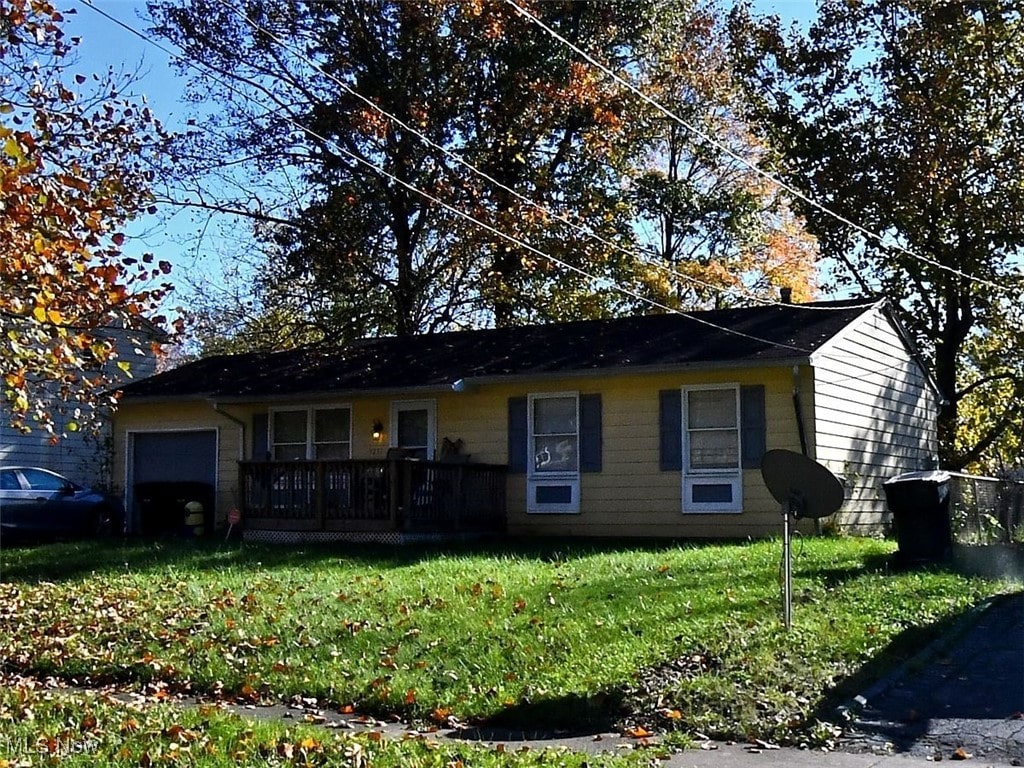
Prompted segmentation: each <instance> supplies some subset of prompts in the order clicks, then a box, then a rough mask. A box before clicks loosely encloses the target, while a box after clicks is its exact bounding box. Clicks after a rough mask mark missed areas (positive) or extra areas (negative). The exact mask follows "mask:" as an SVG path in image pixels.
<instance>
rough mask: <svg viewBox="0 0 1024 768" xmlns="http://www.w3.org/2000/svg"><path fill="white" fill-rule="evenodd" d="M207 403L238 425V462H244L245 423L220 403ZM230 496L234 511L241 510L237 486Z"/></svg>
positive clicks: (214, 525)
mask: <svg viewBox="0 0 1024 768" xmlns="http://www.w3.org/2000/svg"><path fill="white" fill-rule="evenodd" d="M207 402H209V403H210V407H211V408H212V409H213V412H214V413H217V414H219V415H221V416H223V417H224V418H225V419H227V420H228V421H233V422H234V423H235V424H237V425H238V431H239V432H240V433H241V434H240V438H239V441H238V461H242V460H244V459H245V431H246V430H245V427H246V425H245V422H244V421H242V420H241V419H240V418H238V417H237V416H232V415H231V414H230V413H228V412H227V411H225V410H224V409H223V408H221V407H220V403H218V402H217V401H216V400H209V401H207ZM231 496H232V498H233V499H234V506H235V508H236V509H241V507H239V505H238V486H237V485H236V486H235V487H234V488H233V489H232V490H231ZM213 527H214V528H216V527H217V520H216V518H214V520H213ZM229 530H230V529H229Z"/></svg>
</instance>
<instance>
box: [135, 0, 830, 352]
mask: <svg viewBox="0 0 1024 768" xmlns="http://www.w3.org/2000/svg"><path fill="white" fill-rule="evenodd" d="M524 5H525V8H526V9H527V10H528V11H529V12H530V13H533V14H536V15H537V17H538V19H539V20H540V21H541V22H542V23H543V24H545V25H547V26H549V27H550V28H551V29H552V30H554V31H555V32H556V33H557V34H559V35H561V36H563V37H564V38H565V39H566V40H567V41H568V42H569V43H570V44H572V45H576V46H578V47H580V48H581V49H582V50H586V51H588V52H589V53H591V54H593V55H594V56H595V57H596V58H597V59H598V60H600V61H602V62H604V63H605V64H606V65H607V66H608V67H610V68H611V69H612V70H613V71H615V72H620V73H622V74H623V75H625V76H627V77H630V78H636V79H637V81H638V82H639V83H640V85H641V87H643V88H647V87H654V86H656V85H658V82H657V79H658V78H661V79H662V80H663V81H665V82H669V81H671V82H672V83H673V84H675V85H676V86H677V87H675V91H674V92H673V93H672V94H671V96H672V97H673V98H674V99H676V102H675V103H674V105H673V106H674V107H675V108H678V104H679V103H681V102H682V101H690V102H693V101H697V102H699V103H696V104H694V105H693V110H694V111H695V112H697V113H700V114H714V113H716V112H717V111H719V110H721V111H723V112H728V113H729V114H730V115H731V116H732V117H731V119H732V121H733V122H732V127H734V128H735V127H736V125H737V123H736V116H737V113H736V110H735V109H734V108H733V107H734V105H732V104H729V103H725V104H723V103H722V102H721V101H720V99H722V98H725V97H726V96H728V98H733V97H734V96H735V92H734V90H733V91H732V92H729V93H728V94H726V91H725V89H718V88H714V87H703V85H698V86H695V87H689V88H686V87H684V85H682V83H684V82H686V83H691V84H694V83H699V82H701V81H702V79H705V78H707V79H712V78H713V74H712V73H711V70H712V69H714V68H715V67H717V66H718V63H719V62H718V59H714V60H707V59H702V58H701V57H700V56H699V55H697V51H698V50H699V49H700V48H701V47H704V45H705V43H707V45H708V46H710V45H711V44H712V39H713V38H719V39H718V40H717V41H715V44H716V45H719V47H720V32H721V30H720V27H719V26H718V23H719V21H720V18H719V17H718V16H716V15H715V13H714V12H713V11H712V10H710V9H708V8H704V7H703V6H701V5H700V4H698V3H694V2H690V1H689V0H678V1H677V2H674V3H669V4H664V3H656V2H648V1H647V0H645V2H641V3H637V2H628V3H627V2H545V3H525V4H524ZM150 11H151V13H152V15H153V18H154V24H155V27H154V28H155V30H156V31H157V32H158V33H159V34H160V35H162V36H164V37H165V38H167V39H168V40H170V41H171V42H173V43H174V44H175V45H177V46H178V47H179V48H180V49H181V50H183V51H184V54H185V56H184V61H185V62H186V63H185V64H183V71H184V72H185V73H186V74H188V75H189V76H190V77H191V78H192V80H193V84H192V88H193V92H194V95H195V97H196V98H197V99H198V98H201V97H206V96H207V95H208V94H211V93H212V94H216V95H217V96H218V101H219V103H220V104H221V105H222V106H223V109H222V110H221V111H219V112H217V113H215V114H212V115H209V116H208V117H206V118H204V121H205V123H206V125H205V126H204V130H203V131H202V132H197V133H196V134H195V135H194V136H193V137H192V139H191V142H186V143H185V144H183V145H182V146H181V147H179V152H178V157H179V159H180V160H181V161H182V162H179V163H178V167H179V168H182V167H185V168H187V169H188V171H189V172H194V173H197V174H199V175H202V174H215V175H216V176H217V178H222V177H221V176H220V175H219V174H220V173H221V171H222V170H223V169H224V168H225V167H228V168H239V167H241V164H242V163H248V164H249V165H248V167H249V168H250V169H251V171H252V173H253V175H254V176H255V177H258V178H253V179H252V182H251V183H248V184H243V185H241V186H242V188H241V194H240V195H239V196H237V197H235V198H233V199H226V198H223V197H222V198H221V199H220V200H219V201H218V204H219V205H220V206H221V207H223V208H225V209H229V210H233V211H241V212H244V213H246V214H247V215H250V216H252V217H253V218H255V219H256V220H257V221H258V222H259V224H258V226H257V227H256V230H255V231H256V239H257V244H258V247H259V248H261V249H262V254H263V255H262V256H261V258H262V259H264V260H265V261H266V262H267V269H266V270H261V271H266V272H267V273H268V274H272V275H274V279H275V280H279V281H283V282H285V283H286V284H288V283H291V284H294V285H296V286H298V291H299V292H300V293H303V294H304V295H307V296H308V297H309V299H310V301H309V303H308V305H307V311H306V312H304V313H302V316H301V318H299V317H296V315H295V314H294V313H289V314H288V316H287V317H285V318H280V317H279V318H278V320H283V321H284V322H285V325H291V324H293V323H294V322H295V321H296V320H298V321H299V322H302V323H308V327H310V328H315V329H317V332H318V333H320V334H322V337H323V338H326V339H340V340H345V339H351V338H354V337H359V336H365V335H373V334H378V333H397V334H409V333H414V332H424V331H427V332H429V331H434V330H442V329H451V328H458V327H465V326H481V325H490V324H497V325H507V324H512V323H522V322H545V321H559V320H568V319H574V318H579V317H594V316H606V315H611V314H616V313H622V312H626V311H637V309H649V305H648V304H645V303H643V302H642V301H641V300H640V299H638V298H637V297H638V296H642V297H645V298H650V299H654V300H656V301H659V302H663V303H668V304H670V305H672V306H689V307H693V306H697V305H706V302H707V299H708V295H709V294H708V291H709V290H710V291H713V290H714V287H716V286H719V285H722V286H736V285H738V284H739V283H740V282H741V281H742V280H745V279H747V278H751V276H752V275H753V276H754V277H753V278H752V280H753V281H754V282H756V281H757V280H759V279H760V277H761V276H762V275H763V274H764V272H763V271H762V270H761V267H762V266H764V265H771V266H773V267H774V268H775V269H776V271H777V272H778V273H779V275H781V274H782V273H783V272H785V271H786V270H787V269H788V268H789V267H790V266H792V264H793V263H794V262H793V261H787V260H786V259H785V258H777V257H778V256H779V254H780V253H782V252H783V251H784V250H785V249H784V248H781V245H783V244H792V242H793V241H794V240H798V239H799V235H798V232H797V236H796V237H794V238H793V239H787V237H776V238H774V239H773V238H772V237H770V236H769V230H768V229H766V228H764V227H763V226H761V224H763V223H764V221H765V219H764V217H765V215H766V211H767V210H768V209H769V208H771V207H772V206H773V205H774V202H772V201H773V200H774V198H775V197H776V195H775V191H774V190H771V191H770V192H769V193H768V194H765V191H764V188H763V185H761V186H762V188H761V189H760V190H755V189H754V187H755V181H754V180H752V178H751V175H750V174H743V173H737V172H736V171H735V170H732V171H730V172H729V174H728V175H730V176H731V177H732V178H731V179H730V180H726V181H723V182H722V183H721V184H716V182H714V181H712V182H710V183H705V182H704V181H700V182H699V183H697V184H694V185H693V186H694V188H696V187H699V188H700V189H699V194H700V195H701V200H700V203H699V211H694V210H693V209H692V208H691V207H687V206H685V205H679V206H675V207H674V209H673V212H672V214H671V216H672V225H671V226H672V227H673V229H674V234H673V237H676V236H677V235H678V234H679V233H683V232H684V231H687V232H693V233H695V234H694V235H693V236H688V237H689V242H688V244H687V248H686V249H685V251H684V249H682V248H679V249H676V250H675V251H674V252H673V253H671V254H668V255H665V254H660V253H657V252H656V251H654V250H653V249H649V248H646V247H645V244H644V243H643V241H642V239H641V238H640V237H639V235H638V232H639V228H638V227H637V226H636V224H637V218H638V216H641V217H656V216H660V215H661V214H660V213H655V210H656V207H657V206H658V205H659V203H660V202H663V200H664V199H667V196H668V195H669V194H676V195H679V194H682V193H681V192H680V189H679V187H680V184H681V183H682V181H681V180H679V179H678V178H677V179H676V181H680V184H674V186H673V188H672V189H671V190H668V189H662V188H656V187H657V185H656V183H655V181H654V175H655V174H654V171H653V170H652V167H651V164H652V162H655V160H660V159H661V158H662V156H663V154H664V152H665V151H667V150H666V149H665V144H664V141H663V139H662V131H663V130H664V120H662V121H661V123H662V124H661V125H660V126H659V125H658V120H657V118H656V116H654V115H653V113H652V112H651V110H650V109H649V108H648V107H646V106H645V105H644V104H643V102H642V101H641V100H640V99H639V98H638V97H637V96H636V94H635V93H632V92H630V91H629V90H628V89H626V88H623V87H622V86H621V85H620V84H619V83H617V82H616V81H615V80H614V79H613V78H610V77H608V76H607V75H606V74H605V73H602V72H601V71H599V70H598V69H596V68H595V67H592V66H590V65H589V64H588V63H587V62H585V61H584V60H582V59H581V57H580V56H579V55H578V54H577V53H576V52H575V51H573V50H572V49H571V47H569V46H568V45H566V44H564V43H563V42H561V41H559V40H557V39H555V38H554V37H552V36H551V35H550V34H548V32H547V31H545V30H544V29H543V28H541V27H540V26H539V25H537V24H535V23H533V21H532V20H531V19H530V18H528V17H527V16H525V15H523V14H521V13H520V12H519V11H518V9H517V8H516V7H515V6H513V5H511V4H509V3H506V2H502V1H501V0H476V1H475V2H465V3H462V2H441V1H439V0H403V1H396V0H374V1H373V2H366V1H365V0H358V1H356V0H350V1H347V2H333V3H304V2H298V3H291V4H281V3H265V2H259V1H258V0H250V1H249V2H245V3H241V4H238V3H227V2H226V1H225V0H201V1H198V0H197V1H196V2H182V1H181V0H161V1H160V2H153V3H151V4H150ZM669 28H671V29H672V30H675V31H676V32H678V35H679V37H678V39H674V38H673V36H672V35H669V34H667V33H666V31H665V30H666V29H669ZM691 33H693V34H694V35H697V34H699V35H701V37H700V38H699V39H698V38H693V39H690V38H689V37H688V35H690V34H691ZM680 41H682V42H685V44H686V45H687V51H686V53H685V55H682V54H680V55H673V53H672V48H673V46H674V45H675V44H676V43H677V42H680ZM655 62H656V63H655ZM673 68H675V70H673ZM200 70H201V72H200ZM684 70H685V71H684ZM673 72H674V74H673ZM672 78H674V80H673V79H672ZM668 92H669V88H668V87H667V86H665V87H664V88H663V89H662V90H661V91H659V93H658V94H657V95H658V96H662V95H666V94H668ZM726 122H727V120H726V118H725V117H723V118H722V119H721V120H720V121H718V122H717V123H714V126H717V125H722V124H725V123H726ZM675 136H676V138H675V140H674V141H675V144H674V145H673V146H677V147H681V146H683V144H684V143H685V142H687V141H689V138H690V137H686V136H684V135H683V134H682V132H681V130H680V131H677V132H676V134H675ZM744 140H745V139H744V138H739V139H737V140H736V141H735V142H734V143H733V144H734V146H735V145H738V144H740V143H742V142H743V141H744ZM723 157H724V156H723V155H722V154H721V153H710V154H709V153H707V152H704V153H701V152H697V151H694V150H692V149H689V150H687V152H686V154H685V162H688V163H690V164H691V166H693V167H694V168H699V169H700V170H699V172H700V173H701V174H702V175H703V176H704V178H707V179H712V180H714V179H716V178H719V177H723V176H726V174H723V173H721V172H720V169H719V168H718V164H720V163H721V162H722V160H723ZM673 162H674V161H673ZM673 173H675V171H673ZM275 181H276V182H277V183H278V186H277V187H272V186H271V185H272V184H273V183H274V182H275ZM686 183H690V180H686ZM257 190H258V191H257ZM421 192H422V193H423V194H421ZM741 206H745V208H744V209H743V211H742V212H741V213H740V212H737V211H738V208H739V207H741ZM769 215H774V213H770V214H769ZM755 220H756V222H759V223H755ZM759 227H760V228H759ZM727 229H728V230H729V231H728V232H726V231H725V230H727ZM755 230H757V232H758V234H757V235H756V236H755V234H754V233H755ZM793 230H794V231H797V230H798V226H794V227H793ZM726 242H727V243H728V245H727V246H726V245H722V246H721V247H717V246H712V245H709V244H712V243H714V244H719V245H721V244H724V243H726ZM812 250H813V249H804V250H801V249H800V248H794V249H793V252H795V253H798V254H799V256H801V257H805V258H803V263H804V264H807V263H810V261H812V260H813V254H812V253H811V252H812ZM637 253H639V254H641V256H643V257H645V258H646V257H650V258H653V260H654V261H656V262H659V263H658V264H657V266H656V267H651V266H650V265H649V264H648V263H646V261H645V259H641V258H638V256H637ZM695 254H696V255H695ZM755 254H756V257H754V258H751V256H752V255H755ZM808 254H811V255H808ZM790 255H792V254H790ZM726 256H727V257H728V259H729V260H730V262H729V264H725V263H724V259H725V257H726ZM772 259H775V261H772ZM799 260H800V259H799V258H797V259H796V260H795V261H799ZM698 261H699V262H700V263H699V265H698V267H693V266H692V265H693V263H696V262H698ZM737 264H742V268H743V270H745V272H746V274H745V275H744V276H743V277H742V278H737V277H735V276H734V275H733V274H732V272H733V271H734V267H735V266H736V265H737ZM659 267H660V269H659ZM688 269H691V270H693V269H695V270H696V271H698V272H699V273H700V274H701V276H702V277H703V278H705V279H706V281H707V283H708V284H709V285H711V286H712V288H711V289H705V290H704V293H703V294H702V295H701V296H700V297H696V296H694V295H689V294H686V293H685V292H682V291H679V290H676V289H675V288H673V287H672V286H673V285H675V286H676V288H678V284H679V282H680V281H683V280H684V279H683V278H678V279H676V278H674V277H672V275H673V274H674V273H675V272H677V271H686V270H688ZM794 271H798V272H799V273H800V279H801V280H806V279H807V274H806V269H802V271H801V270H794ZM779 275H777V276H776V277H775V278H773V279H772V280H768V281H766V282H765V284H764V285H761V286H760V287H761V288H762V289H763V288H765V287H766V286H767V285H768V284H769V283H771V282H773V281H774V282H779V281H781V280H782V279H783V278H782V277H780V276H779ZM666 278H667V281H666ZM790 279H791V278H790ZM673 281H675V282H674V283H673ZM687 284H688V285H689V284H690V283H687ZM620 287H626V289H627V291H629V292H632V294H633V295H630V294H629V293H623V292H622V291H620V290H619V288H620ZM307 289H310V290H312V291H313V292H316V293H317V294H318V297H314V296H313V295H312V294H308V293H306V291H307ZM260 290H264V289H263V288H260ZM698 298H699V299H700V300H698ZM256 304H257V305H258V304H259V302H258V301H257V302H256ZM210 306H211V308H213V305H210ZM246 311H248V310H246ZM214 314H216V313H214ZM208 319H210V320H212V321H213V322H211V323H207V327H209V328H215V327H217V321H216V320H215V318H214V316H213V315H209V317H208ZM267 319H269V318H267ZM276 327H282V326H280V325H279V326H276Z"/></svg>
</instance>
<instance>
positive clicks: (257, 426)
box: [252, 413, 270, 461]
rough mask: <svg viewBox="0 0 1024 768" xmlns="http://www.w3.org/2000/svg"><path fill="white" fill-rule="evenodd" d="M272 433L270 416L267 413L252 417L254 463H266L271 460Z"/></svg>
mask: <svg viewBox="0 0 1024 768" xmlns="http://www.w3.org/2000/svg"><path fill="white" fill-rule="evenodd" d="M269 431H270V416H269V414H266V413H257V414H253V417H252V459H253V461H264V460H265V459H269V458H270V445H269V443H268V440H269V435H268V433H269Z"/></svg>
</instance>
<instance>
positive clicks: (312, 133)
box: [79, 0, 811, 354]
mask: <svg viewBox="0 0 1024 768" xmlns="http://www.w3.org/2000/svg"><path fill="white" fill-rule="evenodd" d="M79 2H80V3H82V4H83V5H85V6H86V7H88V8H91V9H92V10H94V11H95V12H96V13H98V14H100V15H101V16H103V17H104V18H106V19H108V20H109V21H111V22H113V23H115V24H117V25H118V26H120V27H121V28H123V29H125V30H126V31H128V32H130V33H131V34H133V35H135V36H137V37H139V38H140V39H142V40H143V41H145V42H147V43H149V44H150V45H153V46H154V47H156V48H157V49H159V50H161V51H163V52H164V53H165V54H167V55H168V56H171V57H172V58H174V59H176V60H177V61H179V62H181V63H183V64H184V65H185V66H186V67H188V68H190V69H194V70H196V71H198V72H200V73H201V74H203V75H205V76H206V77H209V78H210V79H211V80H213V81H214V82H215V83H217V84H218V85H220V86H222V87H224V88H226V89H227V90H229V91H231V92H232V93H235V94H237V95H239V96H241V97H242V98H244V99H247V100H249V101H252V102H254V103H256V104H257V105H258V106H260V107H264V108H266V105H265V104H263V103H262V102H260V101H258V100H256V99H253V98H252V95H251V94H249V93H246V92H245V91H243V90H242V89H240V88H238V87H237V86H235V85H233V84H232V83H230V82H228V81H226V80H224V79H222V78H220V77H218V76H217V75H215V74H211V71H210V68H209V67H206V66H205V65H200V64H197V63H196V62H194V61H191V60H189V59H186V58H185V57H184V56H183V55H181V54H179V53H174V52H172V51H170V50H169V49H167V48H166V47H164V46H162V45H160V44H159V43H157V42H156V41H154V40H152V39H151V38H149V37H148V36H147V35H145V34H143V33H141V32H139V31H138V30H137V29H135V28H134V27H132V26H130V25H129V24H126V23H125V22H123V21H122V20H120V19H118V18H116V17H114V16H112V15H110V14H109V13H107V12H106V11H104V10H102V9H100V8H99V7H97V6H95V5H93V3H92V2H91V0H79ZM283 120H284V121H285V122H287V123H288V124H290V125H292V126H293V127H295V128H297V129H298V130H300V131H302V132H303V133H306V134H308V135H309V136H311V137H312V138H315V139H317V140H318V141H322V142H324V143H325V144H327V145H329V146H331V147H332V148H333V149H334V150H335V151H336V152H338V153H339V154H341V155H344V156H345V157H348V158H350V159H351V160H353V161H355V162H357V163H359V164H361V165H364V166H366V167H367V168H369V169H371V170H373V171H375V172H376V173H378V174H380V175H381V176H383V177H384V178H386V179H388V180H390V181H392V182H394V183H396V184H399V185H400V186H402V187H404V188H406V189H408V190H409V191H410V192H413V193H414V194H417V195H419V196H420V197H422V198H424V199H425V200H427V201H428V202H431V203H434V204H435V205H438V206H440V207H441V208H444V209H445V210H447V211H449V212H450V213H453V214H455V215H456V216H458V217H459V218H461V219H464V220H466V221H468V222H470V223H473V224H475V225H477V226H478V227H480V228H482V229H484V230H485V231H487V232H490V233H491V234H494V235H496V236H498V237H500V238H501V239H503V240H505V241H507V242H509V243H512V244H513V245H516V246H518V247H520V248H523V249H524V250H526V251H528V252H530V253H533V254H535V255H536V256H539V257H541V258H543V259H546V260H548V261H550V262H551V263H552V264H555V265H556V266H559V267H562V268H564V269H567V270H569V271H572V272H575V273H577V274H579V275H580V276H582V277H585V278H588V279H589V280H591V281H594V282H595V283H600V282H604V283H608V284H610V287H611V288H613V289H614V290H617V291H619V292H620V293H623V294H625V295H627V296H630V297H631V298H634V299H637V300H639V301H641V302H643V303H646V304H648V305H650V306H652V307H654V308H656V309H661V310H663V311H665V312H668V313H670V314H675V315H680V316H682V317H685V318H687V319H689V320H692V321H693V322H696V323H698V324H700V325H704V326H707V327H709V328H713V329H715V330H718V331H722V332H724V333H727V334H730V335H732V336H738V337H741V338H745V339H749V340H752V341H756V342H759V343H762V344H767V345H769V346H773V347H780V348H784V349H790V350H793V351H795V352H801V353H804V354H809V353H810V351H811V350H809V349H806V348H804V347H798V346H794V345H792V344H786V343H784V342H779V341H772V340H771V339H765V338H762V337H760V336H755V335H753V334H749V333H744V332H743V331H737V330H735V329H733V328H727V327H725V326H723V325H719V324H718V323H714V322H711V321H710V320H705V319H704V318H701V317H697V316H695V315H693V314H691V313H688V312H683V311H681V310H678V309H676V308H674V307H669V306H667V305H665V304H661V303H659V302H657V301H654V300H652V299H649V298H647V297H646V296H643V295H641V294H639V293H637V292H635V291H633V290H631V289H629V288H626V287H623V286H621V285H618V284H617V283H615V282H613V281H611V280H609V279H607V278H601V277H599V276H597V275H594V274H592V273H590V272H587V271H586V270H584V269H581V268H579V267H577V266H575V265H573V264H569V263H567V262H565V261H563V260H561V259H559V258H557V257H555V256H552V255H551V254H549V253H545V252H544V251H542V250H540V249H538V248H535V247H534V246H532V245H530V244H528V243H526V242H523V241H522V240H520V239H519V238H517V237H515V236H513V235H509V234H508V233H506V232H502V231H501V230H499V229H497V228H496V227H494V226H492V225H490V224H487V223H486V222H482V221H480V220H478V219H476V218H474V217H473V216H471V215H470V214H468V213H465V212H464V211H461V210H459V209H457V208H455V207H454V206H452V205H450V204H449V203H446V202H445V201H443V200H441V199H440V198H438V197H435V196H434V195H431V194H430V193H429V192H425V191H423V190H421V189H419V188H418V187H416V186H415V185H414V184H410V183H409V182H407V181H405V180H403V179H400V178H398V177H397V176H395V175H394V174H392V173H390V172H389V171H387V170H386V169H384V168H381V167H380V166H378V165H376V164H375V163H372V162H370V161H369V160H366V159H365V158H362V157H360V156H359V155H357V154H355V153H354V152H350V151H349V150H347V149H345V148H344V147H342V146H340V145H339V144H338V143H337V142H335V141H333V140H331V139H329V138H327V137H324V136H321V135H320V134H318V133H317V132H316V131H313V130H312V129H310V128H308V127H307V126H304V125H302V124H300V123H298V122H297V121H295V120H292V119H291V118H289V117H284V118H283ZM786 306H789V307H794V306H798V305H786Z"/></svg>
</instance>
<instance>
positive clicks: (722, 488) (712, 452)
mask: <svg viewBox="0 0 1024 768" xmlns="http://www.w3.org/2000/svg"><path fill="white" fill-rule="evenodd" d="M765 423H766V418H765V389H764V386H763V385H760V384H757V385H750V386H743V387H740V386H737V385H735V384H722V385H708V386H691V387H683V388H681V389H669V390H663V391H662V392H660V393H659V458H660V468H661V469H662V471H679V472H681V473H682V496H683V504H682V508H683V511H684V512H740V511H742V508H743V499H742V494H743V475H742V471H741V470H743V469H757V468H759V467H760V466H761V459H762V457H763V456H764V453H765V448H766V443H767V440H766V434H765V433H766V429H765Z"/></svg>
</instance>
